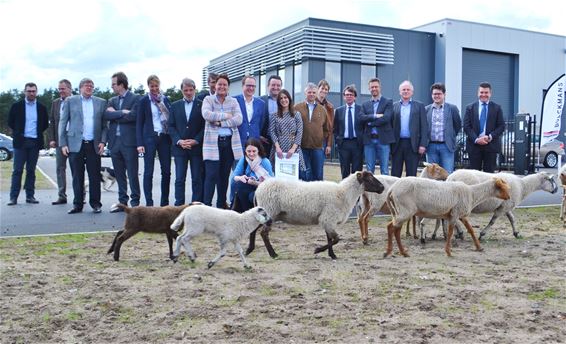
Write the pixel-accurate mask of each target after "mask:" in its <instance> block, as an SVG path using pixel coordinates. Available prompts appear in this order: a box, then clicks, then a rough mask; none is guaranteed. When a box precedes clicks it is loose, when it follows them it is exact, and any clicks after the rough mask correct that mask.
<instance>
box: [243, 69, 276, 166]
mask: <svg viewBox="0 0 566 344" xmlns="http://www.w3.org/2000/svg"><path fill="white" fill-rule="evenodd" d="M282 87H283V80H281V77H280V76H279V75H272V76H270V77H269V80H268V81H267V93H268V95H266V96H262V97H261V100H263V102H264V103H265V105H264V106H265V108H264V114H263V123H262V125H261V134H260V140H261V143H262V144H263V148H265V154H267V155H268V156H269V155H270V154H271V149H272V147H273V142H272V140H271V137H270V136H269V118H270V117H271V115H272V114H274V113H277V96H279V92H280V91H281V88H282ZM244 149H245V148H244Z"/></svg>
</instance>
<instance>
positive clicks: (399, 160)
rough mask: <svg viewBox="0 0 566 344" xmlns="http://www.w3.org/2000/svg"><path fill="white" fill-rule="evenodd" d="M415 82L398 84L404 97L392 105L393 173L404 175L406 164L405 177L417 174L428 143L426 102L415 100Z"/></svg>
mask: <svg viewBox="0 0 566 344" xmlns="http://www.w3.org/2000/svg"><path fill="white" fill-rule="evenodd" d="M413 92H414V88H413V84H412V83H411V82H410V81H407V80H405V81H403V82H402V83H401V85H399V94H400V95H401V100H400V101H398V102H395V104H393V134H394V135H395V143H393V147H392V150H391V151H392V152H391V153H392V154H391V175H392V176H395V177H401V175H402V174H403V164H404V165H405V175H406V176H416V175H417V167H418V165H419V159H420V157H421V156H422V155H423V154H425V153H426V146H427V145H428V125H427V122H426V110H425V106H424V104H423V103H421V102H419V101H416V100H413V99H412V97H413Z"/></svg>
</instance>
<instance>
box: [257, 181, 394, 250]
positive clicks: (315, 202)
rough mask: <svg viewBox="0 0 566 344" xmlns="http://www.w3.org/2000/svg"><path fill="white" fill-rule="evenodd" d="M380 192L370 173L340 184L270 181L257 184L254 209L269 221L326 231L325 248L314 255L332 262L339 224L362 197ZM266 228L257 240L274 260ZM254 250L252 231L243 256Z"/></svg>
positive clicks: (381, 185) (380, 189) (319, 248)
mask: <svg viewBox="0 0 566 344" xmlns="http://www.w3.org/2000/svg"><path fill="white" fill-rule="evenodd" d="M364 191H366V192H377V193H381V192H383V184H381V183H380V182H379V181H378V180H377V179H376V178H375V177H374V176H373V174H371V173H370V172H356V173H353V174H351V175H350V176H348V177H346V178H345V179H344V180H342V181H341V182H340V183H334V182H329V181H316V182H303V181H286V180H280V179H277V178H271V179H268V180H266V181H264V182H263V183H261V184H260V185H259V186H258V188H257V191H256V193H255V199H256V202H257V205H258V206H260V207H263V208H264V209H265V211H267V213H268V214H269V215H270V216H271V218H272V219H273V221H277V220H280V221H284V222H286V223H289V224H294V225H316V224H319V225H321V227H322V228H323V229H324V230H325V231H326V237H327V240H328V244H327V245H324V246H321V247H317V248H316V249H315V253H319V252H322V251H325V250H327V249H328V255H329V256H330V257H331V258H332V259H336V255H335V254H334V251H333V249H332V246H333V245H335V244H336V243H338V240H339V238H338V234H337V233H336V227H337V226H338V225H340V224H343V223H345V222H346V220H347V219H348V216H349V215H350V214H351V212H352V208H354V205H355V204H356V201H357V200H358V198H359V197H360V196H361V195H362V193H363V192H364ZM269 230H270V227H269V226H264V229H263V230H262V231H261V236H262V239H263V242H264V243H265V247H266V249H267V251H268V252H269V255H270V256H271V257H272V258H275V257H277V254H276V253H275V251H274V250H273V247H272V246H271V243H270V241H269ZM254 248H255V231H254V232H252V233H251V234H250V245H249V247H248V250H247V251H246V254H250V253H251V252H252V251H253V250H254Z"/></svg>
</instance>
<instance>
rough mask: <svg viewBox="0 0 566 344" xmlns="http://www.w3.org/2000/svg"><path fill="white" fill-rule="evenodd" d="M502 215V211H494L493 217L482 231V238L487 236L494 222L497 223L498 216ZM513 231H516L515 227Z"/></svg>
mask: <svg viewBox="0 0 566 344" xmlns="http://www.w3.org/2000/svg"><path fill="white" fill-rule="evenodd" d="M499 216H501V213H500V212H499V211H497V210H496V211H495V212H494V213H493V216H492V217H491V220H489V223H488V224H487V226H485V228H484V229H482V231H481V232H480V240H481V239H482V238H483V237H484V236H485V234H486V233H487V230H488V229H490V228H491V226H493V224H494V223H495V220H497V218H498V217H499ZM513 232H515V230H514V229H513Z"/></svg>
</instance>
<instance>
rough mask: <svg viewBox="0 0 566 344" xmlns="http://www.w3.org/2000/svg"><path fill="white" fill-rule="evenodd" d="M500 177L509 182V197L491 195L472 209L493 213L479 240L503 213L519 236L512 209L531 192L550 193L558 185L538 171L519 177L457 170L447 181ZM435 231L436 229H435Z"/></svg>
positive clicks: (556, 189) (514, 232)
mask: <svg viewBox="0 0 566 344" xmlns="http://www.w3.org/2000/svg"><path fill="white" fill-rule="evenodd" d="M494 177H495V178H501V179H503V180H505V181H506V182H507V184H509V187H510V188H511V191H510V196H511V197H510V198H509V199H508V200H505V201H504V200H501V199H498V198H495V197H491V198H489V199H487V200H485V201H484V202H481V203H480V204H478V205H477V206H476V207H474V209H473V210H472V213H474V214H483V213H493V216H492V217H491V220H490V221H489V224H488V225H487V226H486V227H485V228H484V229H483V230H482V231H481V232H480V236H479V238H480V240H481V239H482V237H484V236H485V234H486V233H487V231H488V229H490V228H491V226H493V224H494V223H495V221H496V220H497V218H498V217H499V216H501V215H503V214H505V215H506V216H507V218H508V219H509V222H510V223H511V227H512V228H513V235H514V236H515V237H516V238H519V237H520V235H519V231H517V229H516V227H515V217H514V216H513V209H515V207H516V206H518V205H519V204H521V202H522V201H523V200H524V199H525V198H526V197H527V196H528V195H530V194H531V193H533V192H535V191H537V190H544V191H546V192H550V193H556V191H558V186H557V184H556V181H555V180H554V176H553V175H552V174H550V173H547V172H539V173H536V174H531V175H528V176H526V177H522V178H521V177H519V176H516V175H514V174H510V173H496V174H493V173H486V172H481V171H477V170H458V171H456V172H454V173H452V174H451V175H450V176H448V179H447V180H448V181H460V182H464V183H466V184H468V185H474V184H479V183H481V182H484V181H486V180H490V179H492V178H494ZM435 231H436V229H435Z"/></svg>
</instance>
